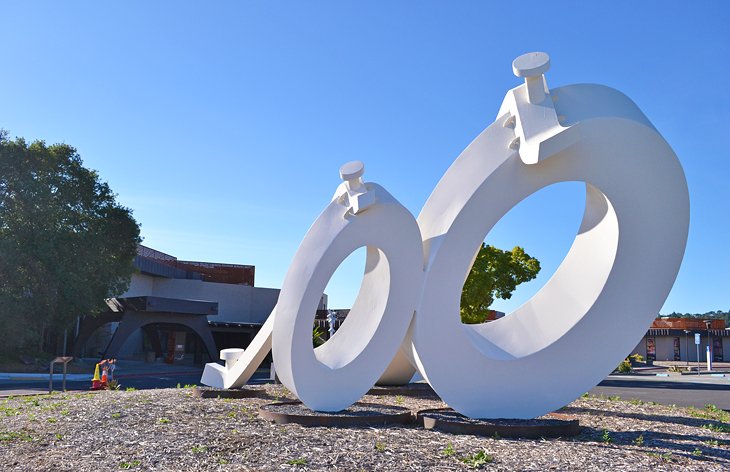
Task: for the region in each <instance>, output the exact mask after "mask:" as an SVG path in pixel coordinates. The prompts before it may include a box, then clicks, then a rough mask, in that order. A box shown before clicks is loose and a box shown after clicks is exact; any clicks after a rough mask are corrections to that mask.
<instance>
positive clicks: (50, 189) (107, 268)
mask: <svg viewBox="0 0 730 472" xmlns="http://www.w3.org/2000/svg"><path fill="white" fill-rule="evenodd" d="M82 164H83V163H82V161H81V158H80V157H79V155H78V153H77V152H76V150H75V149H74V148H73V147H71V146H68V145H66V144H54V145H52V146H47V145H46V144H45V143H44V142H43V141H35V142H33V143H31V144H28V143H27V142H26V141H25V140H24V139H22V138H17V139H16V140H15V141H12V140H9V139H8V138H7V132H4V131H2V130H0V326H2V327H3V330H2V331H3V338H4V340H3V342H2V343H0V350H4V351H6V352H10V351H14V350H18V349H36V350H37V349H43V348H44V347H45V348H46V349H47V350H49V351H50V350H53V348H54V345H55V343H56V342H57V341H58V339H59V337H60V335H61V334H62V332H63V329H64V328H67V327H71V326H73V322H74V320H75V318H76V316H78V315H85V314H93V313H95V312H98V311H99V310H100V309H101V308H102V306H103V303H104V298H108V297H110V296H112V295H115V294H119V293H122V292H124V291H125V290H126V288H127V287H128V285H129V279H130V277H131V274H132V272H133V271H134V267H133V265H132V261H133V259H134V256H135V254H136V250H137V244H138V243H139V242H140V238H139V226H138V224H137V222H136V221H135V220H134V218H133V217H132V212H131V210H129V209H128V208H125V207H123V206H121V205H119V204H118V203H117V202H116V200H115V195H114V193H112V191H111V190H110V189H109V186H108V185H107V184H106V183H105V182H102V181H101V180H100V179H99V176H98V174H97V173H96V172H95V171H93V170H89V169H86V168H85V167H84V166H83V165H82Z"/></svg>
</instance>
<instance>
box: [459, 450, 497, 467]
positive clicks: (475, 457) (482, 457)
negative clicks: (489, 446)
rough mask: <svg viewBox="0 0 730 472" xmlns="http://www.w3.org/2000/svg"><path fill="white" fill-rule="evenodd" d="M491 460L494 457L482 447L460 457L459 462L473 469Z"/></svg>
mask: <svg viewBox="0 0 730 472" xmlns="http://www.w3.org/2000/svg"><path fill="white" fill-rule="evenodd" d="M493 461H494V457H493V456H491V455H489V454H487V451H485V450H484V449H482V450H481V451H479V452H477V453H475V454H472V455H470V456H466V457H462V458H461V462H463V463H464V464H466V465H468V466H469V467H471V468H473V469H478V468H479V467H482V466H485V465H487V464H489V463H491V462H493Z"/></svg>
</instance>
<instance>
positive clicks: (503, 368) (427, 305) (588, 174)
mask: <svg viewBox="0 0 730 472" xmlns="http://www.w3.org/2000/svg"><path fill="white" fill-rule="evenodd" d="M548 67H549V59H548V56H547V55H546V54H544V53H530V54H525V55H524V56H520V57H519V58H517V59H516V60H515V61H514V63H513V70H514V72H515V74H516V75H517V76H519V77H524V78H525V84H524V85H522V86H519V87H517V88H515V89H513V90H510V91H509V92H508V93H507V96H506V97H505V99H504V102H503V104H502V107H501V109H500V111H499V113H498V116H497V119H496V121H495V122H494V123H493V124H491V125H490V126H489V127H487V129H485V130H484V131H483V132H482V133H481V134H480V135H479V136H478V137H477V138H476V139H475V140H474V141H473V142H472V143H471V144H470V145H469V146H468V147H467V148H466V150H465V151H464V152H463V153H462V154H461V155H460V156H459V157H458V158H457V159H456V161H455V162H454V163H453V164H452V166H451V167H450V168H449V169H448V171H447V172H446V174H445V175H444V176H443V178H442V179H441V181H440V182H439V183H438V185H437V186H436V188H435V189H434V191H433V193H432V194H431V196H430V197H429V199H428V201H427V202H426V205H425V206H424V208H423V210H422V211H421V214H420V215H419V216H418V219H417V222H416V220H414V219H413V217H412V216H411V215H410V214H409V213H408V212H407V210H405V209H404V208H403V207H402V206H401V205H400V204H399V203H398V202H397V201H396V200H395V199H394V198H393V197H392V196H391V195H390V194H388V193H387V192H386V191H385V190H384V189H383V188H382V187H380V186H378V185H376V184H373V183H362V181H361V175H362V170H363V168H362V165H361V164H359V163H348V164H346V165H345V166H343V168H342V169H341V176H342V177H343V179H344V180H346V182H344V183H343V184H341V185H340V187H339V188H338V191H337V192H336V194H335V198H334V199H333V200H332V202H331V203H330V204H329V205H328V206H327V208H326V209H325V210H324V212H323V213H322V214H321V215H320V216H319V218H318V219H317V221H316V222H315V223H314V225H313V226H312V228H311V229H310V230H309V232H308V233H307V235H306V236H305V238H304V241H303V242H302V245H301V246H300V248H299V250H298V251H297V254H296V255H295V257H294V260H293V261H292V265H291V267H290V269H289V272H288V273H287V276H286V279H285V281H284V284H283V286H282V290H281V294H280V297H279V302H278V304H277V307H276V308H275V310H274V313H272V316H271V317H270V319H269V320H268V321H267V323H266V324H265V325H264V327H263V328H262V330H261V332H260V333H259V336H258V337H257V339H255V340H254V342H253V343H252V346H251V347H249V349H247V350H246V352H244V353H243V354H242V357H240V358H239V359H238V361H237V363H235V362H236V361H235V360H233V361H232V362H230V363H227V366H226V367H225V368H224V367H221V366H218V365H217V364H209V365H208V366H206V370H205V372H204V375H203V379H202V381H203V383H206V384H209V385H214V386H220V387H226V388H228V387H232V386H240V385H241V384H243V383H245V382H246V381H247V380H248V378H249V377H250V375H251V373H252V369H255V367H256V366H258V364H259V363H260V361H261V359H262V358H263V355H265V354H266V352H268V349H269V348H270V346H271V339H272V333H273V354H274V362H275V364H276V369H277V373H278V374H279V377H280V379H281V381H282V383H283V384H284V385H285V386H286V387H287V388H289V389H290V390H291V391H292V392H294V393H295V394H296V395H297V396H298V397H299V398H300V399H301V400H302V401H303V402H304V403H305V404H306V405H307V406H309V407H310V408H312V409H315V410H321V411H336V410H340V409H343V408H346V407H347V406H349V405H350V404H352V403H353V402H355V401H357V400H358V399H359V398H360V397H361V396H362V395H363V394H364V393H365V392H367V390H368V389H369V388H370V387H371V386H372V385H373V384H374V383H375V381H376V380H377V379H378V377H379V376H381V374H383V372H385V374H384V376H383V378H385V377H387V379H388V380H390V381H394V380H395V381H398V380H400V381H407V379H409V378H410V377H411V375H412V374H413V372H414V371H415V369H418V371H419V372H420V373H421V374H422V375H423V377H424V378H425V379H426V380H427V381H428V382H429V383H430V384H431V386H432V387H433V389H434V390H435V391H436V393H438V395H439V396H441V398H442V399H443V400H444V401H445V402H446V403H448V404H449V405H450V406H451V407H453V408H454V409H455V410H457V411H459V412H460V413H462V414H464V415H467V416H470V417H475V418H495V417H504V418H531V417H535V416H539V415H542V414H544V413H547V412H549V411H552V410H555V409H556V408H559V407H561V406H563V405H565V404H567V403H569V402H570V401H572V400H573V399H575V398H576V397H578V396H579V395H580V394H582V393H583V392H585V391H587V390H588V389H590V388H591V387H593V386H594V385H596V384H597V383H598V382H599V381H600V380H601V379H602V378H603V376H604V375H605V374H606V373H607V372H609V371H610V370H611V369H612V368H613V367H614V366H615V365H616V364H617V362H618V361H619V360H620V359H621V358H623V356H624V355H625V354H626V353H627V352H628V351H629V350H630V349H631V348H632V347H634V345H635V343H636V340H637V339H640V338H641V336H642V334H643V332H644V331H645V330H646V327H647V326H648V325H649V324H650V323H651V320H652V319H653V318H654V316H655V315H656V313H657V312H658V310H659V309H660V308H661V306H662V304H663V302H664V300H665V299H666V297H667V295H668V293H669V290H670V289H671V287H672V284H673V283H674V279H675V277H676V275H677V272H678V270H679V266H680V263H681V260H682V256H683V254H684V248H685V244H686V241H687V230H688V223H689V198H688V192H687V185H686V181H685V179H684V174H683V172H682V168H681V166H680V164H679V161H678V160H677V157H676V156H675V154H674V152H673V151H672V149H671V148H670V147H669V145H668V144H667V143H666V141H664V139H663V138H662V137H661V135H659V133H658V132H657V131H656V129H654V127H653V126H652V125H651V123H650V122H649V120H648V119H647V118H646V117H645V116H644V115H643V114H642V113H641V111H640V110H639V109H638V107H637V106H636V105H635V104H634V103H633V102H632V101H631V100H630V99H628V98H627V97H626V96H625V95H623V94H621V93H620V92H618V91H616V90H613V89H610V88H608V87H604V86H600V85H571V86H566V87H560V88H557V89H553V90H548V88H547V85H546V83H545V79H544V76H543V74H544V72H545V71H547V69H548ZM564 181H581V182H585V184H586V204H585V213H584V216H583V221H582V223H581V226H580V229H579V231H578V234H577V235H576V238H575V241H574V242H573V245H572V247H571V249H570V251H569V252H568V255H567V256H566V257H565V259H564V260H563V262H562V263H561V265H560V267H559V268H558V269H557V271H556V272H555V274H554V275H553V276H552V278H551V279H550V280H549V281H548V282H547V283H546V284H545V286H544V287H543V288H542V289H541V290H540V291H539V292H538V293H537V294H536V295H535V296H534V297H532V299H530V300H529V301H528V302H527V303H525V304H524V305H522V306H521V307H520V308H518V309H517V310H515V311H514V312H513V313H511V314H509V315H508V316H505V317H503V318H502V319H499V320H497V321H493V322H490V323H486V324H483V325H464V324H462V323H461V322H460V317H459V301H460V295H461V289H462V286H463V283H464V280H465V278H466V275H467V273H468V272H469V269H470V267H471V264H472V261H473V257H474V253H475V251H476V249H478V247H479V245H480V243H481V242H482V241H483V239H484V237H485V236H486V234H487V233H488V232H489V231H490V229H491V228H492V227H493V226H494V225H495V224H496V223H497V221H499V219H500V218H501V217H502V216H503V215H505V214H506V213H507V212H508V211H509V210H510V209H511V208H513V207H514V206H515V205H517V204H518V203H519V202H520V201H522V200H523V199H525V198H526V197H528V196H529V195H531V194H533V193H535V192H537V191H538V190H540V189H541V188H544V187H546V186H548V185H551V184H554V183H557V182H564ZM361 246H367V261H366V269H365V276H364V278H363V281H362V285H361V287H360V292H359V294H358V297H357V299H356V301H355V303H354V305H353V308H352V311H351V313H350V315H349V316H348V319H347V321H346V322H345V323H344V324H343V326H342V327H341V328H340V330H339V331H338V332H337V333H336V334H335V336H334V337H333V338H332V339H331V340H330V341H328V342H327V343H325V344H324V345H323V346H320V347H319V348H317V349H315V350H313V349H312V346H311V339H310V338H311V325H312V319H313V316H314V311H315V309H316V305H317V300H318V299H319V296H320V295H321V293H322V291H323V290H324V287H325V286H326V284H327V281H328V280H329V278H330V277H331V275H332V274H333V273H334V271H335V270H336V268H337V266H338V265H339V264H340V263H341V262H342V261H343V260H344V259H345V258H346V257H347V255H348V254H349V253H350V252H352V251H353V250H354V249H356V248H358V247H361ZM262 353H263V354H262ZM254 364H255V365H254ZM252 365H253V367H251V366H252ZM386 368H387V370H386Z"/></svg>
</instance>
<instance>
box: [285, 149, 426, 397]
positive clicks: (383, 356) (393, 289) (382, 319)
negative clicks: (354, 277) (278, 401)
mask: <svg viewBox="0 0 730 472" xmlns="http://www.w3.org/2000/svg"><path fill="white" fill-rule="evenodd" d="M353 164H359V165H360V167H361V166H362V164H361V163H350V166H349V167H348V165H346V166H343V169H342V172H341V173H342V174H344V175H343V177H346V178H347V177H351V178H352V179H353V180H355V181H357V180H359V177H360V175H362V172H361V171H360V172H359V174H358V173H357V172H355V173H354V174H357V175H353V173H347V172H346V171H347V170H348V169H349V168H351V167H352V165H353ZM355 167H357V165H355ZM343 185H347V184H343ZM355 190H356V191H354V192H353V191H350V190H349V189H348V188H347V187H344V188H343V191H342V192H339V194H340V196H339V197H337V196H336V198H335V199H334V200H333V201H332V202H331V203H330V204H329V205H328V206H327V208H325V210H324V211H323V212H322V214H321V215H320V216H319V218H317V220H316V221H315V222H314V224H313V225H312V227H311V228H310V230H309V231H308V232H307V235H306V236H305V237H304V240H303V241H302V244H301V245H300V247H299V249H298V250H297V253H296V255H295V256H294V259H293V261H292V263H291V266H290V269H289V272H288V273H287V275H286V278H285V279H284V284H283V286H282V289H281V294H280V296H279V301H278V303H277V310H276V311H277V312H276V320H275V321H274V330H273V338H272V346H273V347H272V349H273V354H274V360H275V363H276V371H277V374H278V376H279V379H280V380H281V382H282V383H283V384H284V385H285V386H286V387H287V388H288V389H289V390H291V391H292V392H293V393H294V394H295V395H296V396H297V397H298V398H299V399H300V400H301V401H302V402H303V403H304V404H305V405H307V406H308V407H309V408H311V409H313V410H318V411H339V410H342V409H344V408H347V407H348V406H350V405H351V404H352V403H354V402H355V401H357V400H358V399H359V398H360V397H362V396H363V395H364V394H365V393H366V392H367V391H368V390H369V389H370V388H371V387H372V386H373V384H374V383H375V381H376V380H377V379H378V377H380V375H381V374H382V373H383V371H384V370H385V369H386V367H387V366H388V364H389V363H390V361H391V360H392V359H393V357H394V356H395V354H396V352H397V350H398V348H399V347H400V345H401V342H402V341H403V338H404V336H405V335H406V331H407V329H408V325H409V323H410V321H411V318H412V316H413V311H414V309H415V306H416V302H417V300H418V296H419V295H420V289H421V284H422V277H423V249H422V246H421V233H420V231H419V230H418V225H417V224H416V221H415V219H414V218H413V215H411V213H410V212H409V211H408V210H406V209H405V208H403V206H401V205H400V204H399V203H398V202H397V201H396V200H395V199H394V198H393V197H392V196H391V195H390V194H389V193H388V192H386V191H385V190H384V189H383V188H382V187H380V186H379V185H376V184H371V183H367V184H361V183H360V184H359V185H358V188H357V189H355ZM356 200H357V201H356ZM363 201H364V202H365V204H363ZM363 207H364V208H363ZM355 212H357V214H355ZM363 246H367V259H366V264H365V274H364V277H363V280H362V284H361V286H360V291H359V293H358V296H357V298H356V300H355V302H354V304H353V306H352V309H351V310H350V313H349V315H348V317H347V321H346V322H345V323H344V324H343V325H342V326H341V327H340V329H339V330H338V331H337V333H336V334H335V335H334V336H333V337H332V338H331V339H330V340H328V341H327V342H326V343H325V344H323V345H322V346H320V347H318V348H317V349H313V348H312V322H313V321H314V314H315V312H316V309H317V304H318V302H319V299H320V297H321V295H322V293H323V292H324V289H325V287H326V285H327V282H328V281H329V279H330V278H331V277H332V275H333V274H334V272H335V270H336V269H337V267H338V266H339V265H340V264H341V263H342V261H343V260H344V259H345V258H346V257H347V256H348V255H349V254H350V253H352V251H354V250H355V249H357V248H359V247H363Z"/></svg>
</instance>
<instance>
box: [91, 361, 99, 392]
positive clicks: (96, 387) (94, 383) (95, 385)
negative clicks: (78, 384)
mask: <svg viewBox="0 0 730 472" xmlns="http://www.w3.org/2000/svg"><path fill="white" fill-rule="evenodd" d="M91 390H101V378H99V364H96V367H95V368H94V378H93V379H91Z"/></svg>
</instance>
